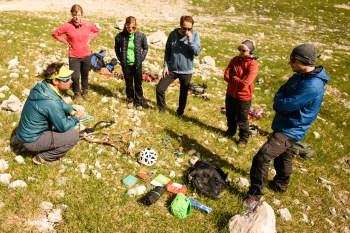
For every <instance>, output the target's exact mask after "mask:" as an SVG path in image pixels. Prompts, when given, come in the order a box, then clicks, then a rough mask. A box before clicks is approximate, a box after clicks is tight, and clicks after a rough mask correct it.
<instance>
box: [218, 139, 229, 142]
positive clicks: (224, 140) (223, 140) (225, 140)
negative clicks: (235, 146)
mask: <svg viewBox="0 0 350 233" xmlns="http://www.w3.org/2000/svg"><path fill="white" fill-rule="evenodd" d="M218 141H219V142H227V139H226V138H218Z"/></svg>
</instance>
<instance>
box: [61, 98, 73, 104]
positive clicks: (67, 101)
mask: <svg viewBox="0 0 350 233" xmlns="http://www.w3.org/2000/svg"><path fill="white" fill-rule="evenodd" d="M63 100H64V101H65V102H66V103H67V104H70V103H72V102H73V100H72V98H71V97H70V96H69V97H66V98H63Z"/></svg>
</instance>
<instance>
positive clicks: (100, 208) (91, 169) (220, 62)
mask: <svg viewBox="0 0 350 233" xmlns="http://www.w3.org/2000/svg"><path fill="white" fill-rule="evenodd" d="M339 5H343V6H348V7H349V8H350V5H349V3H347V2H345V1H344V2H343V1H340V0H327V1H311V0H300V1H273V0H267V1H254V0H248V1H233V0H229V1H224V0H218V1H202V0H192V1H190V5H189V8H188V10H190V11H191V12H192V13H193V15H194V19H195V24H194V27H193V28H194V30H195V31H197V32H198V33H199V35H200V40H201V46H202V53H201V54H200V56H199V57H198V58H197V59H198V60H201V59H202V58H203V57H205V56H211V57H213V58H214V59H215V61H216V67H217V69H210V68H205V69H199V65H195V67H196V70H195V72H194V75H193V78H192V81H193V82H196V83H205V84H207V85H208V89H207V93H208V94H209V98H210V99H211V100H210V101H205V100H202V99H201V98H198V97H195V96H188V100H187V106H186V109H185V114H184V117H183V118H178V117H177V115H176V109H177V102H178V96H179V90H177V89H175V88H170V89H169V90H168V91H167V92H166V93H167V94H166V99H167V106H168V112H167V113H166V114H160V113H158V111H157V105H156V94H155V86H154V83H144V85H143V87H144V93H145V94H144V95H145V101H148V102H149V107H145V108H144V109H143V110H142V112H143V113H144V114H143V113H140V112H139V111H136V109H134V111H130V110H128V109H127V107H126V105H127V102H126V96H125V95H124V94H122V92H121V90H122V89H123V87H124V86H125V84H124V81H123V80H118V79H116V78H108V77H104V76H100V75H99V74H98V73H96V72H94V73H91V74H90V76H89V81H90V82H89V89H90V97H91V101H90V102H87V101H85V100H83V101H82V102H81V103H80V105H82V106H84V107H85V111H87V112H88V113H89V115H91V116H93V117H94V118H95V119H94V120H93V121H90V122H88V123H84V125H85V126H86V127H92V126H93V125H94V124H95V123H97V122H98V121H101V120H107V121H109V120H112V117H113V116H115V118H116V120H117V123H116V124H114V125H113V126H111V127H107V128H105V129H104V130H103V131H106V132H121V131H125V130H127V129H129V128H131V129H134V131H136V132H139V133H140V134H139V135H138V136H136V137H132V136H131V135H129V136H128V137H127V138H126V140H127V141H131V142H133V143H134V144H135V149H134V152H135V154H136V155H137V154H138V153H139V152H140V151H141V150H142V149H143V148H153V149H154V150H155V151H156V152H157V153H158V162H157V163H156V164H155V165H153V166H152V167H146V166H144V165H140V164H138V163H137V160H136V159H134V158H132V157H128V156H126V154H124V153H123V151H122V150H121V149H118V148H113V147H111V146H108V145H102V144H92V143H89V142H86V141H80V142H79V144H78V145H77V146H75V147H74V148H73V149H72V150H71V151H69V152H68V153H67V154H66V155H65V156H64V157H63V159H62V161H61V163H60V164H59V165H57V166H55V167H48V166H37V165H35V164H33V162H32V161H31V159H32V156H33V154H32V153H29V152H23V151H19V150H17V149H16V148H11V150H10V151H7V152H3V149H4V148H6V147H8V146H10V142H9V141H10V138H11V136H13V135H14V134H15V132H16V129H17V127H18V122H19V120H20V114H18V113H11V112H7V111H4V110H2V111H0V151H2V152H0V159H4V160H6V161H7V162H8V163H9V169H8V170H6V171H4V172H2V173H10V174H11V175H12V179H11V182H13V181H15V180H23V181H25V182H26V183H27V184H28V187H27V188H26V189H20V190H11V189H8V187H7V185H0V202H1V201H2V202H3V203H5V204H6V205H5V206H4V207H3V208H1V209H0V232H23V231H28V232H31V231H35V228H34V227H30V226H28V225H27V224H26V222H28V221H32V220H37V219H41V218H43V211H42V209H41V208H40V204H41V202H42V201H49V202H51V203H53V204H54V208H59V207H60V206H61V204H65V205H68V209H65V210H64V211H63V213H62V214H63V221H62V222H61V223H58V224H55V226H54V228H55V230H57V232H229V229H228V220H229V219H230V218H231V217H232V216H234V215H236V214H240V213H241V212H242V211H243V210H244V209H243V207H242V199H243V198H244V197H245V194H246V192H247V188H242V187H240V186H238V185H237V184H236V183H235V182H233V181H234V179H235V178H239V177H242V178H247V179H248V180H249V171H250V166H251V162H252V159H253V157H254V155H255V154H256V153H257V151H258V150H259V149H260V147H261V146H262V145H263V144H264V143H265V142H266V141H267V137H263V136H260V135H258V136H256V137H252V138H250V140H249V142H248V144H247V146H246V147H245V148H238V147H237V141H238V135H236V136H235V137H233V138H227V142H219V141H218V139H220V138H224V135H223V134H224V132H225V130H226V129H225V128H224V127H222V125H226V116H225V115H224V114H222V113H220V111H219V110H217V109H216V108H218V107H219V106H224V101H225V91H226V86H227V85H226V83H225V81H224V79H223V75H222V73H223V71H224V70H225V69H226V66H227V65H228V63H229V61H230V60H231V59H232V57H234V56H237V55H238V51H237V46H238V45H239V44H240V43H241V42H242V41H243V40H245V39H251V40H254V41H255V43H256V51H255V53H256V54H257V55H258V56H259V59H258V64H259V73H258V77H257V78H256V79H255V81H254V86H255V90H254V97H253V100H252V108H254V109H263V110H264V111H265V113H266V117H264V118H262V119H260V120H258V121H252V123H254V124H257V125H258V126H259V127H261V128H262V129H264V130H267V131H269V132H272V130H271V128H270V127H271V123H272V120H273V117H274V114H275V113H274V111H273V109H272V104H273V97H274V94H275V93H276V92H277V90H278V88H279V87H280V86H281V85H282V84H283V83H285V82H286V80H287V78H288V77H290V76H291V75H292V71H291V69H290V67H289V65H288V64H287V63H288V61H289V55H290V53H291V51H292V49H293V48H294V47H295V46H297V45H299V44H301V43H312V44H314V45H315V46H316V48H317V50H318V53H319V54H320V55H321V57H320V59H318V60H317V62H316V65H321V66H324V68H325V70H326V72H327V74H328V75H329V77H330V82H329V83H328V85H327V86H326V88H325V96H324V100H323V105H322V108H321V110H320V113H319V117H320V118H318V119H316V120H315V121H314V122H313V124H312V126H311V128H310V129H309V131H308V133H307V134H306V136H305V138H304V141H306V142H308V143H310V144H311V145H312V146H313V148H314V149H315V151H316V156H315V157H314V158H312V159H310V160H302V159H299V158H296V159H294V160H293V173H292V177H291V182H290V186H289V188H288V191H287V192H286V193H278V192H273V191H271V190H268V189H266V195H265V197H264V201H266V202H267V203H269V204H270V205H271V206H272V208H273V209H274V211H275V213H276V211H277V210H278V209H282V208H288V209H289V211H290V212H291V215H292V217H293V220H292V221H289V222H284V221H283V220H282V219H281V218H280V217H278V216H277V215H276V228H277V231H278V232H344V229H345V228H346V227H348V228H350V224H349V217H348V216H350V207H349V202H350V200H348V198H349V197H350V188H349V187H350V186H349V178H350V174H349V173H347V172H346V171H347V170H349V169H350V166H349V164H348V163H347V160H348V159H350V156H349V153H350V135H349V125H350V120H349V117H350V109H349V108H346V107H345V106H344V105H343V104H342V103H340V102H339V100H340V98H342V99H345V100H346V101H350V97H349V96H348V95H349V94H350V87H349V85H348V82H349V76H348V74H350V63H349V60H350V46H349V41H350V39H349V33H350V24H349V22H350V21H349V19H350V17H349V11H350V10H349V9H345V8H344V7H343V8H341V7H335V6H339ZM231 6H234V7H235V12H226V10H227V9H228V8H230V7H231ZM83 7H84V6H83ZM84 19H85V20H87V21H89V22H91V23H99V25H100V29H101V33H100V35H99V36H98V37H97V38H96V39H95V40H94V41H93V42H91V50H92V51H93V52H98V51H99V50H100V49H106V50H107V53H106V60H107V61H109V60H110V59H111V58H112V57H113V56H115V54H114V36H115V35H116V34H117V33H118V32H119V31H118V30H116V29H114V28H113V27H114V25H115V22H116V20H119V21H121V20H123V19H125V18H124V17H115V18H109V17H104V16H103V15H102V16H101V15H97V14H96V15H93V14H91V15H90V14H85V15H84ZM69 20H70V17H69V14H68V12H16V11H13V12H0V53H1V58H2V59H1V60H0V88H1V87H2V86H5V85H6V86H8V87H9V88H10V90H8V91H3V92H2V93H3V94H4V95H5V98H2V99H0V103H2V101H4V100H7V99H8V98H9V97H10V95H11V94H13V95H16V96H17V97H18V98H20V100H21V101H24V100H25V99H26V96H25V95H24V94H23V93H22V91H23V90H25V89H31V88H32V87H33V86H34V85H35V83H36V82H38V81H41V80H42V79H41V78H40V76H38V77H37V76H36V73H37V71H36V69H37V68H36V67H41V68H45V66H46V65H47V64H49V63H51V62H55V61H65V62H68V59H67V58H68V51H67V47H66V46H65V45H64V44H62V43H59V42H58V41H57V40H55V39H54V38H53V37H52V36H51V33H52V31H53V30H54V29H56V28H57V27H58V26H60V25H62V24H63V23H65V22H67V21H69ZM175 27H178V19H175V20H174V21H165V20H159V19H154V20H150V19H149V20H143V19H140V20H138V30H140V31H142V32H144V33H145V34H146V36H148V35H150V34H151V33H153V32H156V31H158V30H161V31H163V32H165V34H166V35H168V34H169V33H170V32H171V31H172V30H173V29H174V28H175ZM163 56H164V48H158V47H154V46H152V45H150V46H149V52H148V55H147V58H146V62H145V63H144V67H145V68H148V69H151V68H153V69H151V71H153V72H155V73H158V72H159V71H160V70H161V69H162V64H163ZM15 57H18V61H19V65H18V66H17V68H16V69H17V70H8V62H9V61H10V60H12V59H14V58H15ZM26 69H28V72H26ZM116 72H121V68H120V66H119V65H117V66H116ZM11 73H17V74H19V77H18V78H11V77H10V74H11ZM203 75H204V76H205V77H207V79H206V80H202V78H201V76H203ZM260 78H262V79H263V80H264V84H262V85H259V84H258V83H257V82H256V81H257V80H258V79H260ZM63 96H64V97H71V98H72V99H73V93H72V91H67V92H65V93H63ZM103 97H107V99H108V102H102V101H101V99H102V98H103ZM72 104H74V103H73V102H72V103H70V105H72ZM192 107H196V108H197V109H198V111H193V110H191V108H192ZM136 122H138V123H137V124H136ZM156 130H159V131H156ZM155 131H156V132H155ZM314 132H317V133H319V135H320V138H316V137H315V134H314ZM347 132H348V133H347ZM97 137H99V138H100V139H102V137H103V136H102V135H98V136H97ZM179 137H180V138H181V141H180V140H179V139H178V138H179ZM163 138H167V139H169V140H170V142H171V144H170V145H169V148H170V149H171V151H168V150H166V149H165V146H166V143H164V142H163V141H162V140H163ZM110 139H113V140H117V139H121V137H120V136H119V135H112V136H110ZM123 146H124V147H127V144H123ZM179 146H182V147H184V152H185V153H184V154H183V156H181V157H177V156H176V155H175V154H174V153H173V152H174V151H175V149H176V148H178V147H179ZM232 147H235V148H237V149H238V152H236V151H235V150H234V149H233V148H232ZM191 149H194V150H196V152H199V153H200V156H201V157H202V159H207V160H208V161H211V162H212V163H214V164H216V165H217V166H218V167H220V168H222V170H223V171H224V172H227V173H228V174H229V175H228V177H229V179H230V180H231V182H230V187H229V188H228V189H226V190H224V195H223V196H222V197H221V198H220V199H218V200H214V199H211V198H208V197H206V196H204V195H201V194H196V192H195V191H194V190H193V188H192V187H191V186H190V185H189V184H188V182H187V179H186V177H187V174H188V171H189V168H190V164H189V163H188V161H189V160H190V159H192V158H194V156H193V155H189V154H188V153H187V152H188V151H189V150H191ZM16 155H21V156H23V157H24V159H25V162H26V164H18V163H17V162H16V161H14V157H15V156H16ZM179 158H180V159H183V162H182V161H181V160H178V159H179ZM82 167H84V168H86V169H85V172H84V174H85V175H88V176H89V178H83V175H82V173H81V168H82ZM271 169H273V164H271ZM344 169H347V170H344ZM148 171H155V176H156V175H158V174H163V175H165V176H167V177H169V173H170V172H171V171H175V173H176V176H175V177H174V178H172V179H171V180H172V181H174V182H177V183H180V184H184V185H186V187H187V189H188V196H190V197H192V198H194V199H195V200H197V201H199V202H201V203H203V204H205V205H207V206H209V207H211V208H212V209H213V211H212V212H211V213H210V214H209V215H205V214H204V213H203V212H201V211H200V210H198V209H192V213H191V215H190V216H188V217H187V218H185V219H182V220H181V219H179V218H177V217H175V216H173V215H172V214H171V212H170V204H171V202H172V200H173V197H172V196H170V195H168V194H164V195H163V196H162V197H161V198H160V199H159V200H158V201H157V202H156V203H155V204H153V205H152V206H149V207H146V206H143V205H142V204H141V203H140V199H141V197H142V196H139V197H136V198H130V197H126V196H125V192H126V191H127V190H128V188H127V187H126V186H125V185H124V184H123V183H122V179H124V178H125V177H127V176H128V175H134V176H135V175H136V174H138V173H139V172H146V173H147V172H148ZM97 173H100V174H101V177H100V178H97V177H96V174H97ZM155 176H154V177H155ZM28 177H32V178H35V179H36V181H33V180H32V179H29V180H28ZM272 177H273V175H272V174H269V178H270V179H272ZM318 177H323V178H325V179H327V180H330V181H332V182H334V183H335V185H333V186H331V191H329V190H327V189H326V187H324V186H323V185H322V184H320V182H318ZM148 183H149V182H143V181H141V180H138V181H137V183H136V184H135V185H134V186H139V185H143V184H148ZM62 191H63V192H64V195H58V193H62ZM304 191H306V192H307V193H308V195H305V192H304ZM275 199H278V200H280V201H281V204H280V205H277V204H275V203H274V200H275ZM296 199H297V200H299V204H296V202H295V200H296ZM332 207H334V208H335V210H336V215H334V214H333V215H332V213H331V212H330V208H332ZM302 214H306V215H307V216H308V222H306V221H303V215H302ZM44 217H45V216H44ZM326 219H328V220H330V221H331V222H332V223H333V225H332V224H331V223H329V221H327V220H326Z"/></svg>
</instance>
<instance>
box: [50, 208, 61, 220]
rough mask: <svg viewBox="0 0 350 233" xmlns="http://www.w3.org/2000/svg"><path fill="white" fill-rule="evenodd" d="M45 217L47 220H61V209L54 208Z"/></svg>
mask: <svg viewBox="0 0 350 233" xmlns="http://www.w3.org/2000/svg"><path fill="white" fill-rule="evenodd" d="M47 219H48V220H49V222H52V223H57V222H61V221H62V210H61V209H55V210H53V211H52V212H51V213H50V214H49V215H48V216H47Z"/></svg>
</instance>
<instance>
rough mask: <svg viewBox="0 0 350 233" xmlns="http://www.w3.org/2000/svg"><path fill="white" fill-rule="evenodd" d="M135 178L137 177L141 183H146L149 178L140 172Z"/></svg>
mask: <svg viewBox="0 0 350 233" xmlns="http://www.w3.org/2000/svg"><path fill="white" fill-rule="evenodd" d="M136 176H137V177H139V178H140V179H141V180H142V181H147V180H148V178H149V176H148V175H147V174H146V173H144V172H141V173H139V174H137V175H136Z"/></svg>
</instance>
